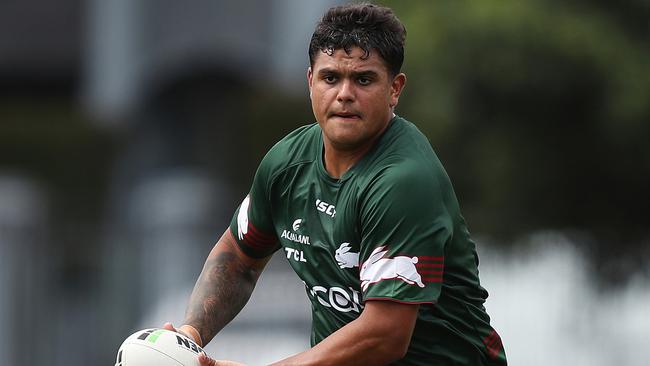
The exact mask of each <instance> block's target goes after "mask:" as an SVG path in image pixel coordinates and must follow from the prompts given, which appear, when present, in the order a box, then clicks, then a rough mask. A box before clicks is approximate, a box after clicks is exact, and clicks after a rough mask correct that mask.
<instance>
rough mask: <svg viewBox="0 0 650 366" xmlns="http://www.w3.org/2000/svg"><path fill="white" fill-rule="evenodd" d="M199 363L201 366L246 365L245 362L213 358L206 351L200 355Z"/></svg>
mask: <svg viewBox="0 0 650 366" xmlns="http://www.w3.org/2000/svg"><path fill="white" fill-rule="evenodd" d="M199 364H200V365H201V366H246V365H244V364H243V363H239V362H235V361H226V360H218V361H217V360H213V359H211V358H210V357H208V356H207V355H206V354H205V353H201V354H200V355H199Z"/></svg>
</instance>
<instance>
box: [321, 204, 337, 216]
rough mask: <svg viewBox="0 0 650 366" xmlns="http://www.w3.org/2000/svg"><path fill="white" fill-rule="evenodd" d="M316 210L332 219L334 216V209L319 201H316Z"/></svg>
mask: <svg viewBox="0 0 650 366" xmlns="http://www.w3.org/2000/svg"><path fill="white" fill-rule="evenodd" d="M316 209H317V210H318V211H320V212H322V213H324V214H326V215H329V216H331V217H334V216H335V215H336V207H335V206H334V205H330V204H329V203H327V202H325V201H321V200H316Z"/></svg>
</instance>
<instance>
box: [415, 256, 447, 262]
mask: <svg viewBox="0 0 650 366" xmlns="http://www.w3.org/2000/svg"><path fill="white" fill-rule="evenodd" d="M418 259H419V260H421V261H429V262H444V261H445V257H432V256H428V255H419V256H418Z"/></svg>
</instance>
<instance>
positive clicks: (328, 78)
mask: <svg viewBox="0 0 650 366" xmlns="http://www.w3.org/2000/svg"><path fill="white" fill-rule="evenodd" d="M323 80H324V81H325V82H326V83H328V84H334V83H335V82H336V76H334V75H325V76H324V77H323Z"/></svg>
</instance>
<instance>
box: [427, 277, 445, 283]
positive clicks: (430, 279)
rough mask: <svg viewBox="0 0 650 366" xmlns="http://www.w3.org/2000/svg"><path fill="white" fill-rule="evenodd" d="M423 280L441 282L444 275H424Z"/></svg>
mask: <svg viewBox="0 0 650 366" xmlns="http://www.w3.org/2000/svg"><path fill="white" fill-rule="evenodd" d="M422 282H433V283H441V282H442V277H425V276H422Z"/></svg>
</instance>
